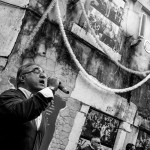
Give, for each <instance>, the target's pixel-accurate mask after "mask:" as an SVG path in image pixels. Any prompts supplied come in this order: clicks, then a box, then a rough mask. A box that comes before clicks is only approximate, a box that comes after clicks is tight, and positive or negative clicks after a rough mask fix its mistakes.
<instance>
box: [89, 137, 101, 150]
mask: <svg viewBox="0 0 150 150" xmlns="http://www.w3.org/2000/svg"><path fill="white" fill-rule="evenodd" d="M91 145H92V147H93V148H94V149H95V150H99V149H100V147H101V142H100V139H99V138H94V139H93V140H92V142H91Z"/></svg>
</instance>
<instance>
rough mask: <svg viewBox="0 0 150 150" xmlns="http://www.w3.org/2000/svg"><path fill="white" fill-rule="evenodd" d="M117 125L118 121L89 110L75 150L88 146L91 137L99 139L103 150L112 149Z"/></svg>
mask: <svg viewBox="0 0 150 150" xmlns="http://www.w3.org/2000/svg"><path fill="white" fill-rule="evenodd" d="M119 124H120V122H119V120H116V119H114V118H112V117H110V116H108V115H106V114H103V113H101V112H99V111H96V110H94V109H92V108H91V109H90V110H89V113H88V115H87V118H86V121H85V124H84V126H83V128H82V133H81V136H80V140H79V142H78V146H77V147H78V148H77V150H79V149H80V148H81V147H84V146H85V145H87V144H90V140H91V139H92V137H98V138H100V141H101V144H102V146H103V147H104V148H103V149H107V150H108V149H112V148H113V146H114V142H115V139H116V135H117V131H118V127H119Z"/></svg>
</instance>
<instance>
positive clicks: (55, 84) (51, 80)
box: [47, 77, 69, 94]
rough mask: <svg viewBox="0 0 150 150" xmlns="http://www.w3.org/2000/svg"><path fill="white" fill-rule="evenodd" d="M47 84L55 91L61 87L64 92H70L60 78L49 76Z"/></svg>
mask: <svg viewBox="0 0 150 150" xmlns="http://www.w3.org/2000/svg"><path fill="white" fill-rule="evenodd" d="M47 86H48V87H50V88H51V89H53V90H54V91H57V89H60V90H61V91H62V92H64V93H66V94H69V91H68V90H67V89H66V88H65V87H64V86H63V85H62V83H61V82H60V80H58V79H57V78H50V77H49V78H48V79H47Z"/></svg>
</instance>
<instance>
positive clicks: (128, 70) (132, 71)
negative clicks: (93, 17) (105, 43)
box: [79, 0, 150, 77]
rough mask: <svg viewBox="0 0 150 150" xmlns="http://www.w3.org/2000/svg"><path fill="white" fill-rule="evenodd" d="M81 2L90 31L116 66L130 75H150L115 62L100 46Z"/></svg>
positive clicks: (149, 71)
mask: <svg viewBox="0 0 150 150" xmlns="http://www.w3.org/2000/svg"><path fill="white" fill-rule="evenodd" d="M79 1H80V4H81V8H82V11H83V14H84V17H85V19H86V21H87V24H88V27H89V29H90V31H91V33H92V35H93V37H94V38H95V40H96V42H97V44H98V45H99V46H100V48H101V49H102V50H103V51H104V52H105V53H106V55H107V56H108V57H109V58H110V59H111V60H112V61H113V62H114V63H115V64H116V65H118V66H119V67H120V68H122V69H123V70H125V71H127V72H129V73H133V74H136V75H142V76H144V77H145V76H147V74H149V73H150V70H147V71H143V72H140V71H135V70H132V69H129V68H127V67H125V66H124V65H122V64H120V63H119V62H118V61H116V60H114V59H113V58H112V57H111V55H109V51H107V50H106V49H105V48H104V47H102V45H101V44H100V42H99V40H98V39H97V37H96V34H95V32H94V30H93V29H92V27H91V25H90V22H89V19H88V17H87V14H86V12H85V9H84V3H83V2H82V1H81V0H79Z"/></svg>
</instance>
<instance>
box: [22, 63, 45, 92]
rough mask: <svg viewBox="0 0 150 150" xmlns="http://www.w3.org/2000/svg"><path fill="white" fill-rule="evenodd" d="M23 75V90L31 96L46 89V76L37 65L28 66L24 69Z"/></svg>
mask: <svg viewBox="0 0 150 150" xmlns="http://www.w3.org/2000/svg"><path fill="white" fill-rule="evenodd" d="M23 75H24V80H25V88H27V89H28V90H29V91H30V92H32V93H33V94H34V93H37V92H38V91H39V90H42V89H43V88H45V87H46V84H47V82H46V81H47V80H46V74H45V73H44V71H43V69H42V68H41V67H39V66H38V65H32V66H29V67H28V68H26V70H25V72H24V74H23Z"/></svg>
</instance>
